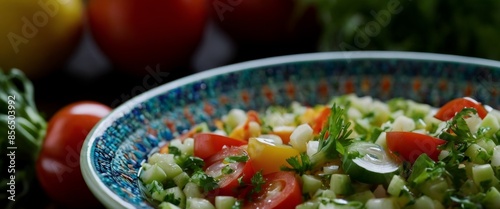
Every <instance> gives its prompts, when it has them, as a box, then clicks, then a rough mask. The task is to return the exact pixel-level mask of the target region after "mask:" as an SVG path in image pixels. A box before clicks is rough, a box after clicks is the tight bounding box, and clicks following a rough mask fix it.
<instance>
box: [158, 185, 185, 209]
mask: <svg viewBox="0 0 500 209" xmlns="http://www.w3.org/2000/svg"><path fill="white" fill-rule="evenodd" d="M151 198H153V199H154V200H157V201H160V202H163V201H167V202H170V203H172V204H174V205H177V206H179V207H181V208H183V207H184V206H185V203H186V196H185V195H184V193H183V192H182V190H181V189H180V188H179V187H172V188H168V189H165V190H162V191H154V192H153V193H152V194H151Z"/></svg>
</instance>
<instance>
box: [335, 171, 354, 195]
mask: <svg viewBox="0 0 500 209" xmlns="http://www.w3.org/2000/svg"><path fill="white" fill-rule="evenodd" d="M330 190H332V191H333V192H334V193H335V194H336V195H350V194H352V193H353V191H354V189H353V188H352V184H351V178H350V177H349V176H348V175H345V174H332V176H331V178H330Z"/></svg>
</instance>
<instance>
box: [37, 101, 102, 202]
mask: <svg viewBox="0 0 500 209" xmlns="http://www.w3.org/2000/svg"><path fill="white" fill-rule="evenodd" d="M110 111H111V108H109V107H108V106H105V105H103V104H100V103H97V102H91V101H82V102H76V103H73V104H69V105H67V106H65V107H63V108H62V109H60V110H59V111H58V112H56V114H55V115H54V116H53V117H52V118H51V119H50V120H49V123H48V127H47V134H46V136H45V140H44V142H43V144H42V149H41V152H40V155H39V157H38V160H37V162H36V173H37V177H38V180H39V181H40V184H41V186H42V188H43V189H44V190H45V192H46V193H47V194H48V195H49V197H50V198H51V199H53V200H54V201H56V202H57V203H60V204H62V205H64V206H66V207H69V208H94V207H99V206H101V205H100V203H99V201H98V200H97V199H96V198H95V197H94V196H93V195H92V193H91V192H90V190H89V189H88V187H87V185H86V184H85V181H84V179H83V176H82V172H81V171H80V150H81V148H82V145H83V141H84V140H85V138H86V137H87V134H88V133H89V132H90V131H91V129H92V128H93V127H94V126H95V125H96V124H97V122H98V121H99V120H101V118H103V117H104V116H106V115H107V114H108V113H109V112H110Z"/></svg>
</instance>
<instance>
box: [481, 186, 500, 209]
mask: <svg viewBox="0 0 500 209" xmlns="http://www.w3.org/2000/svg"><path fill="white" fill-rule="evenodd" d="M482 204H483V205H484V207H486V208H487V209H490V208H491V209H494V208H495V209H496V208H500V192H498V190H497V189H496V188H495V187H491V188H490V189H488V191H487V192H486V196H485V197H484V199H483V201H482Z"/></svg>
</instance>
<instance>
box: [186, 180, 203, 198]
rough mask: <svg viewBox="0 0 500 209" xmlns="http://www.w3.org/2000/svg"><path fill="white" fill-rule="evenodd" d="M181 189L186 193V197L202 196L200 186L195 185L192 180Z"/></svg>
mask: <svg viewBox="0 0 500 209" xmlns="http://www.w3.org/2000/svg"><path fill="white" fill-rule="evenodd" d="M182 191H184V194H185V195H186V197H187V198H193V197H199V198H201V197H203V193H202V192H201V188H200V187H198V185H196V184H195V183H193V182H188V183H187V184H186V185H185V186H184V189H183V190H182Z"/></svg>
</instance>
